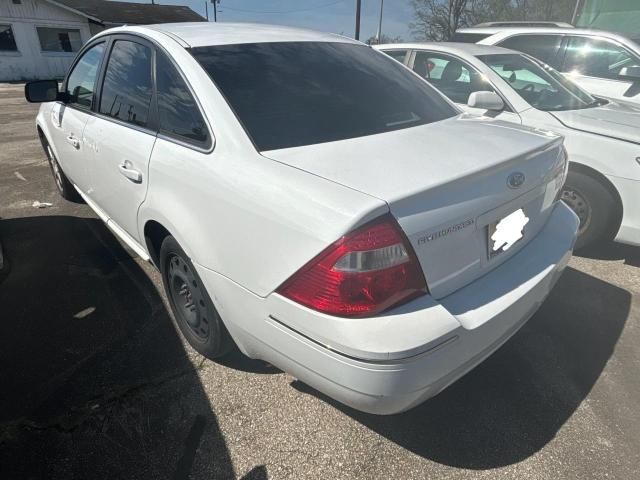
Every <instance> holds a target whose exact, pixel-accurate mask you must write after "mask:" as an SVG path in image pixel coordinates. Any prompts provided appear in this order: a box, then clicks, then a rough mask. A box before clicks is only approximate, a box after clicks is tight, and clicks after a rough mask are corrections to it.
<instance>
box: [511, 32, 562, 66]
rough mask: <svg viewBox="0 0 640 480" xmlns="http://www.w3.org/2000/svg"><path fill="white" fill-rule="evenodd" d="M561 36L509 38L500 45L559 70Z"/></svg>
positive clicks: (520, 36) (519, 36)
mask: <svg viewBox="0 0 640 480" xmlns="http://www.w3.org/2000/svg"><path fill="white" fill-rule="evenodd" d="M561 41H562V37H561V36H560V35H518V36H515V37H509V38H507V39H506V40H504V41H502V42H500V43H499V45H500V46H501V47H504V48H510V49H511V50H516V51H518V52H523V53H526V54H528V55H531V56H532V57H535V58H537V59H538V60H540V61H541V62H544V63H546V64H547V65H549V66H551V67H553V68H555V69H558V68H559V67H560V65H559V62H558V51H559V50H560V42H561Z"/></svg>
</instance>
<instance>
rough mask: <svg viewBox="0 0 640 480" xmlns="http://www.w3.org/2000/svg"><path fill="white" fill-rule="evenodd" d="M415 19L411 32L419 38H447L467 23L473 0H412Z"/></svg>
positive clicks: (411, 24)
mask: <svg viewBox="0 0 640 480" xmlns="http://www.w3.org/2000/svg"><path fill="white" fill-rule="evenodd" d="M411 3H412V5H413V10H414V18H415V21H414V22H412V23H410V24H409V27H410V28H411V33H412V34H414V35H415V36H416V37H418V38H419V39H421V40H448V39H450V38H451V37H452V36H453V34H454V33H455V31H456V30H457V29H458V28H460V27H464V26H467V25H468V24H469V20H470V19H469V18H468V17H469V16H470V14H471V8H470V7H471V4H472V3H475V1H474V0H412V2H411Z"/></svg>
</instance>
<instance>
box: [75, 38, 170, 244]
mask: <svg viewBox="0 0 640 480" xmlns="http://www.w3.org/2000/svg"><path fill="white" fill-rule="evenodd" d="M108 50H109V54H108V58H107V59H106V60H105V62H106V64H105V68H104V69H103V74H102V76H101V80H100V82H101V88H100V90H99V95H98V105H97V109H96V114H95V115H94V116H92V117H91V118H90V119H89V120H88V121H87V125H86V127H85V139H86V142H87V143H88V144H90V145H91V146H92V147H91V148H92V150H93V151H92V157H91V188H90V190H89V194H88V197H89V201H90V202H91V203H92V206H93V207H94V208H95V209H96V210H97V211H98V213H99V214H101V215H102V216H103V219H106V220H107V221H108V224H109V225H110V226H111V227H112V228H114V229H115V230H117V231H118V233H119V234H121V235H122V234H123V233H125V234H126V235H125V236H129V237H130V238H133V239H134V240H136V241H137V242H140V239H141V238H140V235H139V234H138V229H137V213H138V208H139V206H140V204H141V203H142V202H143V200H144V198H145V195H146V191H147V186H148V180H149V179H148V170H149V168H148V167H149V158H150V157H151V152H152V150H153V146H154V143H155V141H156V134H157V128H156V120H155V97H154V84H153V62H154V55H155V49H154V47H153V45H152V44H150V43H149V42H147V41H146V40H144V39H141V38H138V37H135V36H131V35H126V36H125V35H118V36H113V37H112V38H111V40H110V43H109V46H108Z"/></svg>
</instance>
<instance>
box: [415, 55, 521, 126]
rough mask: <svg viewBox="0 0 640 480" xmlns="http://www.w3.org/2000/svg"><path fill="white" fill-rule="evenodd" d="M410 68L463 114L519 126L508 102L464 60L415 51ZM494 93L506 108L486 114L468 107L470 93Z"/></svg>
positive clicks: (516, 115)
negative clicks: (485, 117)
mask: <svg viewBox="0 0 640 480" xmlns="http://www.w3.org/2000/svg"><path fill="white" fill-rule="evenodd" d="M411 68H412V69H413V71H414V72H416V73H417V74H418V75H420V76H421V77H423V78H424V79H425V80H426V81H427V82H429V83H430V84H431V85H433V86H434V87H435V88H437V89H438V90H440V91H441V92H442V93H444V94H445V95H446V96H447V97H448V98H449V99H450V100H451V101H453V102H455V103H457V104H458V106H459V107H461V108H462V109H463V110H464V111H466V112H469V113H472V114H474V115H490V116H491V117H493V118H500V119H501V120H505V121H508V122H514V123H521V120H520V116H519V115H518V114H517V113H515V112H513V111H511V108H510V107H509V105H508V102H506V100H505V99H504V97H503V96H502V95H500V93H499V92H497V91H496V90H495V88H494V87H493V85H492V84H491V83H490V82H489V81H488V80H487V79H486V77H485V76H484V75H482V74H481V73H480V72H479V71H478V70H476V69H475V68H474V67H473V66H471V65H469V63H467V62H465V61H464V60H462V59H460V58H457V57H454V56H453V55H448V54H446V53H442V52H432V51H426V50H418V51H416V52H415V54H414V55H413V59H412V60H411ZM480 91H489V92H496V93H498V95H500V96H501V97H503V100H504V101H505V108H504V110H502V111H500V112H487V111H486V110H482V109H479V108H472V107H470V106H468V105H467V102H468V100H469V96H470V95H471V94H472V93H473V92H480Z"/></svg>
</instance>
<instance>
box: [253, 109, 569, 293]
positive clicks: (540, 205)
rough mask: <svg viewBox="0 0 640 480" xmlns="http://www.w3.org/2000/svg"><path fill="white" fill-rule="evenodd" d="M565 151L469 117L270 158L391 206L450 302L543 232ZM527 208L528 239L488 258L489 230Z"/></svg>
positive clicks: (539, 137)
mask: <svg viewBox="0 0 640 480" xmlns="http://www.w3.org/2000/svg"><path fill="white" fill-rule="evenodd" d="M561 143H562V140H561V138H560V137H558V136H555V135H553V134H550V133H548V132H542V131H536V130H533V129H524V128H522V127H520V126H516V125H513V124H508V123H505V122H500V121H493V120H488V119H483V118H479V117H471V116H465V115H462V116H459V117H456V118H453V119H449V120H445V121H442V122H437V123H432V124H429V125H423V126H419V127H413V128H408V129H404V130H398V131H394V132H389V133H385V134H378V135H371V136H367V137H359V138H354V139H349V140H342V141H338V142H331V143H323V144H317V145H311V146H305V147H296V148H290V149H282V150H272V151H268V152H263V155H264V156H266V157H268V158H271V159H274V160H276V161H279V162H283V163H286V164H288V165H290V166H293V167H295V168H300V169H303V170H306V171H308V172H310V173H312V174H314V175H319V176H321V177H324V178H327V179H330V180H332V181H334V182H337V183H340V184H342V185H345V186H348V187H350V188H352V189H356V190H359V191H361V192H364V193H366V194H369V195H372V196H375V197H377V198H379V199H381V200H384V201H385V202H387V204H388V205H389V208H390V210H391V213H392V214H393V215H394V216H395V218H396V219H397V220H398V223H399V224H400V226H401V227H402V229H403V230H404V232H405V234H406V235H407V237H408V238H409V240H410V241H411V243H412V245H413V248H414V249H415V251H416V254H417V256H418V260H419V261H420V264H421V266H422V269H423V271H424V274H425V277H426V279H427V284H428V287H429V290H430V292H431V294H432V295H433V296H434V297H436V298H441V297H444V296H446V295H448V294H450V293H451V292H453V291H455V290H457V289H458V288H461V287H462V286H464V285H466V284H468V283H469V282H471V281H473V280H475V279H476V278H478V277H479V276H481V275H483V274H484V273H487V272H488V271H490V270H492V269H493V268H495V267H496V266H498V265H499V264H501V263H502V262H504V261H505V260H506V259H507V258H509V257H510V256H512V255H513V254H514V253H515V252H517V251H518V250H520V249H521V248H522V246H524V245H525V244H526V243H527V242H528V240H529V239H531V238H533V237H534V236H535V234H536V233H537V232H538V231H539V230H540V228H541V227H542V226H543V225H544V223H545V222H546V220H547V217H548V215H549V213H550V210H551V209H550V206H551V205H552V204H553V202H554V200H555V198H556V193H557V189H558V188H559V185H557V181H556V180H554V178H555V175H556V173H554V172H557V170H558V163H559V157H560V155H559V154H560V149H561ZM515 177H517V178H515ZM509 182H511V183H512V184H511V185H509V184H508V183H509ZM520 209H522V210H523V212H524V214H525V216H526V217H527V219H528V221H527V224H526V226H525V228H524V237H523V238H522V239H520V240H519V241H517V242H516V243H515V244H514V245H513V246H511V247H510V248H509V249H508V250H507V251H505V252H502V253H500V254H497V255H491V254H489V253H488V250H489V247H490V244H492V243H493V242H492V241H490V240H489V239H488V234H489V230H488V229H490V228H493V225H495V224H496V223H497V222H499V220H501V219H502V218H504V217H506V216H507V215H509V214H511V213H513V212H516V211H518V210H520Z"/></svg>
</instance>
